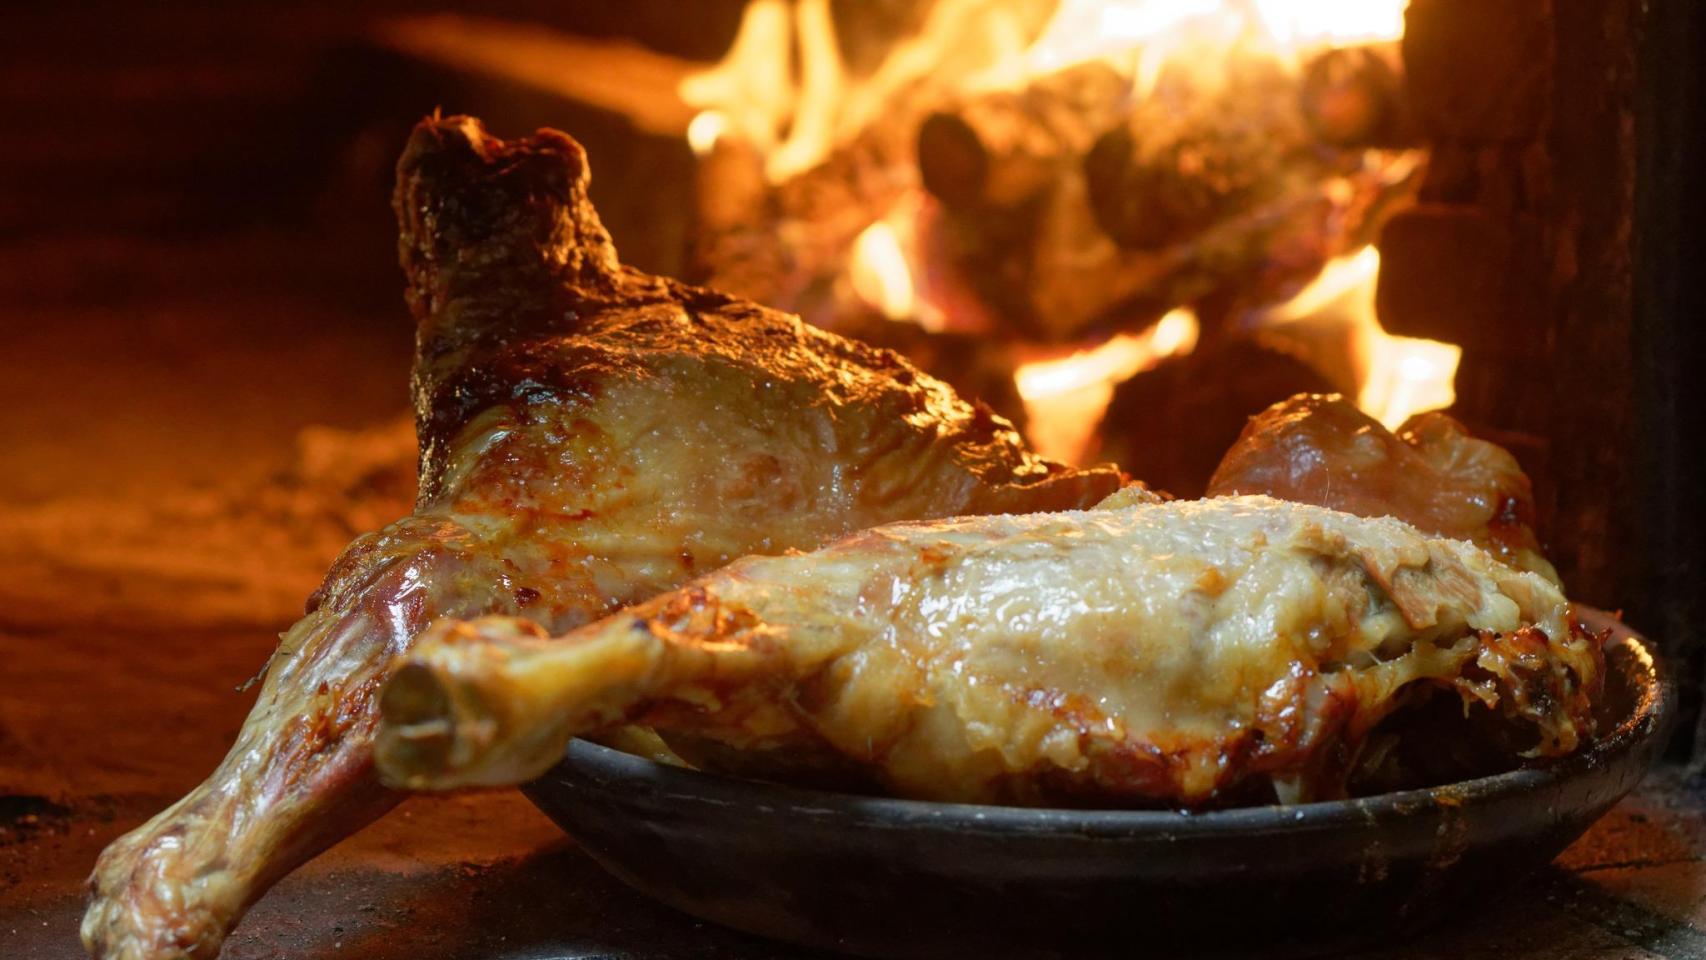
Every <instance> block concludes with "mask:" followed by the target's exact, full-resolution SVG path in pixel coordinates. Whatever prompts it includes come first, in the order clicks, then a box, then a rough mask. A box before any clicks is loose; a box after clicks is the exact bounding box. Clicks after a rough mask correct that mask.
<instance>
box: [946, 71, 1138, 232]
mask: <svg viewBox="0 0 1706 960" xmlns="http://www.w3.org/2000/svg"><path fill="white" fill-rule="evenodd" d="M1130 86H1131V82H1130V81H1129V80H1128V79H1126V78H1124V77H1121V76H1120V75H1119V74H1118V73H1117V72H1116V71H1114V70H1113V68H1111V67H1109V66H1107V65H1106V64H1102V63H1088V64H1083V65H1081V66H1079V67H1076V68H1073V69H1070V70H1064V71H1061V72H1059V73H1056V74H1051V75H1049V76H1046V77H1043V78H1040V79H1039V80H1037V81H1036V82H1035V83H1033V84H1031V85H1030V86H1027V87H1024V88H1022V89H1019V90H1002V91H995V92H989V93H984V94H982V95H979V96H976V97H973V98H971V99H968V100H965V101H963V102H961V103H959V104H956V105H954V106H952V107H949V108H945V109H941V110H937V111H934V112H932V113H931V114H929V115H928V116H926V117H925V118H924V122H923V123H922V124H921V125H920V126H919V130H918V172H919V175H920V178H921V179H922V180H923V183H924V187H925V189H927V190H929V191H930V192H931V193H932V194H934V195H935V196H936V198H937V199H939V200H941V201H942V203H943V204H944V205H946V206H947V207H948V208H949V209H951V210H955V211H966V212H971V211H979V210H988V209H1001V210H1011V209H1013V208H1015V207H1018V206H1021V205H1023V204H1025V203H1026V202H1027V201H1030V200H1033V199H1035V198H1036V197H1037V196H1038V195H1039V194H1040V193H1042V192H1043V191H1044V190H1045V189H1046V188H1047V187H1048V186H1049V185H1050V184H1051V183H1053V182H1054V181H1055V180H1056V179H1057V178H1058V177H1059V176H1060V173H1061V171H1062V170H1063V169H1064V168H1065V167H1066V166H1067V165H1069V164H1072V163H1076V162H1078V161H1079V160H1080V158H1082V156H1083V155H1084V152H1085V151H1086V150H1087V149H1089V146H1090V144H1091V142H1092V141H1093V140H1094V139H1095V136H1096V133H1097V132H1098V131H1099V130H1102V129H1104V128H1106V127H1107V125H1108V124H1110V123H1113V122H1115V121H1116V120H1117V119H1118V117H1119V116H1120V115H1121V114H1123V113H1124V112H1125V101H1126V93H1127V91H1128V90H1129V88H1130Z"/></svg>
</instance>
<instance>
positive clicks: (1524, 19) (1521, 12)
mask: <svg viewBox="0 0 1706 960" xmlns="http://www.w3.org/2000/svg"><path fill="white" fill-rule="evenodd" d="M1551 16H1552V3H1551V0H1411V3H1410V6H1409V9H1408V11H1407V12H1406V13H1405V18H1404V24H1405V25H1404V43H1403V50H1404V70H1405V83H1406V85H1407V87H1408V93H1409V98H1410V105H1411V108H1412V109H1413V110H1414V112H1415V115H1416V119H1417V122H1418V123H1419V124H1420V126H1421V128H1422V130H1423V132H1424V133H1425V134H1426V135H1428V136H1430V137H1433V138H1436V139H1438V138H1450V139H1460V140H1474V141H1482V142H1494V141H1496V142H1511V141H1524V140H1532V139H1534V138H1536V137H1537V136H1539V135H1540V133H1541V131H1542V129H1543V127H1544V121H1545V118H1546V116H1547V104H1548V102H1549V98H1550V95H1551V83H1552V61H1553V38H1552V21H1551Z"/></svg>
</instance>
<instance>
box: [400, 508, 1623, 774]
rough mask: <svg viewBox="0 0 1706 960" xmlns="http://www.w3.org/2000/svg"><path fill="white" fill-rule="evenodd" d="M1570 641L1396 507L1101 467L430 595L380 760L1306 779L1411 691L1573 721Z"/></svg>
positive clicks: (1529, 748) (428, 765) (1567, 629)
mask: <svg viewBox="0 0 1706 960" xmlns="http://www.w3.org/2000/svg"><path fill="white" fill-rule="evenodd" d="M1599 642H1600V641H1599V640H1598V639H1597V638H1595V637H1593V636H1592V635H1590V634H1588V633H1586V632H1585V631H1584V630H1583V629H1582V628H1581V627H1580V626H1579V625H1578V624H1577V623H1576V622H1575V621H1574V620H1573V618H1572V617H1571V614H1570V609H1569V604H1568V603H1567V601H1566V600H1565V599H1564V596H1563V595H1562V594H1561V593H1560V592H1559V591H1558V589H1557V587H1556V586H1554V585H1553V584H1552V583H1551V582H1549V581H1548V580H1546V579H1545V578H1543V577H1541V576H1539V575H1537V574H1533V573H1526V572H1521V571H1517V570H1514V569H1512V568H1510V567H1507V566H1505V565H1504V564H1502V563H1499V562H1498V561H1497V560H1495V559H1493V558H1492V557H1490V556H1489V555H1488V554H1487V553H1486V552H1485V551H1483V550H1480V549H1477V548H1476V547H1474V546H1472V545H1470V544H1468V543H1465V542H1463V541H1460V540H1449V539H1443V538H1431V537H1428V536H1426V535H1424V534H1422V533H1420V532H1419V531H1417V530H1416V529H1415V528H1414V527H1411V526H1409V525H1408V524H1405V523H1402V522H1400V521H1397V520H1393V519H1390V518H1375V519H1367V518H1360V517H1355V516H1352V515H1350V514H1347V513H1343V512H1339V511H1333V510H1327V509H1323V508H1320V507H1314V506H1307V505H1303V504H1295V503H1286V502H1282V501H1278V500H1274V499H1272V498H1268V497H1259V496H1258V497H1231V498H1222V499H1216V500H1201V501H1174V502H1170V503H1161V502H1156V501H1155V500H1154V499H1152V498H1144V497H1141V496H1133V495H1129V494H1123V493H1122V494H1118V495H1116V496H1115V497H1114V498H1112V502H1110V503H1108V504H1106V505H1105V506H1103V507H1101V508H1098V509H1095V510H1091V511H1073V512H1061V513H1042V514H1030V515H1025V516H1000V517H977V518H958V519H951V520H937V521H922V522H914V523H900V524H893V525H890V526H885V527H879V528H877V529H874V530H868V531H864V532H861V533H856V534H853V535H851V536H848V537H845V538H843V539H841V540H838V541H836V542H835V543H833V544H831V545H829V546H827V547H824V548H822V549H820V550H818V551H816V552H814V553H810V554H796V555H791V556H782V557H752V558H747V559H744V560H741V561H739V562H736V563H734V564H731V565H730V566H728V567H726V568H724V569H723V570H721V571H719V572H717V573H714V574H711V575H709V576H707V577H704V578H701V579H699V580H696V581H694V582H692V583H691V584H689V585H687V586H684V587H682V588H680V589H678V590H676V591H674V592H671V593H669V594H666V595H663V596H660V597H657V598H654V599H652V600H650V601H647V602H646V603H643V604H640V605H638V606H634V607H631V608H629V609H627V610H625V611H623V612H620V613H618V614H616V615H614V616H612V617H609V618H607V619H605V620H602V621H599V622H598V623H595V624H591V625H588V626H586V627H582V628H580V629H578V630H575V631H571V632H570V633H568V634H567V635H565V636H562V637H559V638H556V639H551V638H549V636H548V634H547V632H546V631H544V630H542V629H541V628H540V627H539V626H538V625H537V624H535V623H531V622H527V621H522V620H517V619H514V618H504V617H495V618H484V619H478V620H474V621H471V622H463V623H457V622H450V621H446V622H441V623H440V624H438V625H436V626H434V627H433V628H432V629H431V630H430V631H429V633H428V639H426V640H424V641H423V642H422V643H420V644H419V645H418V646H417V647H416V648H415V650H414V651H413V652H412V653H411V654H410V655H409V656H408V658H407V660H406V663H405V665H404V666H402V667H401V668H400V669H399V670H398V672H397V673H396V674H395V676H394V677H393V679H392V680H391V682H390V685H389V687H388V688H387V690H386V691H385V694H384V701H383V713H384V722H383V724H382V726H381V730H380V739H379V765H380V770H381V773H382V774H383V775H384V776H385V777H386V779H387V780H388V781H389V782H392V783H396V784H400V785H404V786H408V787H414V788H449V787H459V786H469V785H495V784H504V783H518V782H522V781H525V780H528V779H531V778H533V777H535V776H537V775H539V774H541V773H543V772H544V771H545V770H546V769H547V768H549V767H550V765H551V764H552V763H554V762H555V761H556V760H557V758H558V757H560V756H561V752H562V749H563V747H564V745H565V743H566V741H567V740H568V739H569V738H570V737H571V736H574V735H577V734H583V733H588V732H593V731H598V730H600V729H603V728H607V727H609V726H610V725H613V724H619V723H623V722H628V721H641V722H644V723H648V724H655V725H656V726H657V727H658V729H659V730H660V731H663V732H670V731H677V732H682V733H687V734H691V735H693V736H696V737H700V738H706V739H709V740H712V741H716V742H719V743H722V744H725V745H727V746H729V747H732V748H734V749H736V750H739V751H742V752H744V753H746V754H747V755H748V756H749V757H751V756H757V757H762V756H763V755H764V754H765V753H766V752H768V751H775V752H776V753H777V755H778V756H785V757H788V758H789V762H792V758H794V757H796V756H797V754H798V748H799V746H800V745H801V744H816V745H818V746H819V747H820V748H821V749H825V750H828V751H832V752H834V753H836V754H838V755H840V756H841V757H843V758H845V759H846V760H848V761H850V762H851V763H852V764H854V765H857V766H862V767H864V768H866V769H868V770H869V771H871V772H872V773H873V774H874V776H875V779H876V780H878V781H879V782H880V783H881V785H882V786H883V787H885V788H886V789H888V790H890V791H893V792H896V793H899V794H902V795H906V796H912V797H920V798H926V799H937V800H962V801H985V802H990V801H993V802H1017V803H1061V802H1077V803H1081V802H1093V803H1098V804H1112V805H1132V804H1140V805H1153V804H1166V805H1185V806H1201V805H1208V804H1213V803H1216V802H1225V801H1226V800H1228V799H1229V798H1236V799H1248V798H1252V797H1257V796H1261V795H1263V794H1265V795H1266V796H1267V797H1268V798H1269V799H1272V798H1274V797H1276V796H1277V797H1279V798H1281V799H1285V800H1297V799H1316V798H1325V797H1334V796H1339V795H1342V794H1343V793H1344V791H1345V787H1346V782H1347V779H1348V777H1349V776H1350V774H1351V772H1352V770H1353V769H1354V767H1355V766H1356V764H1357V762H1358V760H1359V753H1360V751H1361V748H1362V747H1363V745H1364V742H1365V740H1366V739H1367V736H1368V734H1369V732H1370V731H1371V730H1372V729H1374V727H1375V726H1376V724H1378V723H1379V722H1380V721H1381V720H1382V719H1383V718H1385V717H1386V716H1387V715H1388V714H1390V713H1392V711H1394V710H1395V709H1397V708H1399V707H1400V706H1403V705H1405V704H1406V703H1408V702H1410V701H1412V700H1414V699H1415V698H1417V697H1420V696H1423V695H1426V694H1428V693H1430V692H1433V693H1438V694H1441V695H1446V696H1450V695H1451V694H1452V693H1455V695H1456V696H1457V697H1458V698H1461V700H1462V702H1463V704H1464V707H1465V709H1467V708H1468V707H1471V706H1473V707H1475V708H1476V709H1490V710H1491V711H1492V712H1493V713H1494V714H1495V715H1496V717H1497V720H1498V722H1500V723H1503V724H1506V725H1509V726H1511V727H1514V728H1517V729H1519V730H1520V731H1521V732H1522V733H1523V734H1524V737H1523V739H1524V741H1525V742H1526V748H1525V752H1527V753H1529V754H1531V755H1556V754H1561V753H1565V752H1568V751H1570V750H1573V749H1575V747H1576V746H1577V743H1578V741H1579V740H1580V739H1581V738H1583V737H1584V736H1586V735H1587V734H1589V733H1590V732H1591V728H1592V720H1591V715H1590V713H1589V708H1590V700H1591V698H1592V697H1593V696H1594V694H1595V691H1596V690H1597V687H1598V685H1599V683H1600V673H1601V669H1602V661H1601V658H1600V649H1599ZM747 770H748V772H762V771H763V765H762V764H761V763H760V764H754V765H749V766H748V768H747ZM788 772H789V769H788V767H787V766H786V765H784V766H783V767H782V768H781V769H780V770H779V771H778V772H777V774H776V775H777V776H778V778H785V777H786V776H787V774H788Z"/></svg>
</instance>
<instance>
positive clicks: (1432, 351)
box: [1261, 246, 1463, 429]
mask: <svg viewBox="0 0 1706 960" xmlns="http://www.w3.org/2000/svg"><path fill="white" fill-rule="evenodd" d="M1379 277H1380V253H1379V251H1377V250H1375V248H1374V247H1372V246H1370V247H1364V248H1362V249H1361V250H1359V251H1357V252H1356V253H1353V254H1350V255H1349V256H1345V257H1340V258H1339V259H1337V260H1334V261H1332V262H1331V263H1329V264H1327V266H1326V267H1325V268H1324V269H1323V270H1322V271H1321V274H1320V276H1318V277H1316V278H1315V280H1314V281H1313V282H1311V283H1310V284H1309V285H1308V286H1306V287H1304V288H1303V289H1302V290H1300V291H1298V292H1297V295H1296V296H1294V297H1292V298H1291V299H1290V300H1288V301H1286V302H1285V303H1283V304H1280V305H1279V306H1277V307H1274V308H1273V309H1271V310H1269V311H1267V313H1266V314H1265V315H1264V316H1263V317H1262V318H1261V323H1262V324H1263V325H1264V326H1266V327H1267V328H1269V329H1272V330H1276V331H1279V332H1281V333H1282V334H1283V333H1284V332H1285V331H1286V330H1287V328H1292V329H1293V330H1295V328H1297V327H1300V326H1310V325H1313V326H1315V327H1317V328H1320V327H1332V326H1337V327H1340V328H1342V329H1344V330H1345V331H1346V333H1347V337H1346V339H1347V340H1348V343H1349V347H1350V350H1349V353H1350V361H1351V364H1352V373H1353V375H1354V377H1355V381H1356V382H1355V388H1356V397H1357V406H1359V407H1361V408H1362V409H1363V410H1365V411H1367V412H1368V414H1369V415H1370V416H1372V417H1374V418H1375V419H1377V420H1379V421H1380V422H1381V423H1383V424H1385V425H1386V426H1387V427H1389V428H1393V429H1396V428H1397V427H1398V425H1399V424H1402V423H1403V422H1404V421H1405V420H1408V419H1409V418H1410V417H1411V416H1413V415H1414V414H1418V413H1422V412H1425V411H1428V410H1439V409H1442V408H1445V407H1449V406H1451V405H1452V403H1453V402H1455V401H1456V399H1457V394H1456V390H1455V389H1454V387H1453V381H1454V379H1455V378H1456V376H1457V364H1458V361H1459V360H1460V359H1462V356H1463V348H1461V347H1458V346H1456V345H1454V344H1449V343H1440V342H1439V341H1437V340H1424V339H1421V338H1418V337H1400V336H1395V335H1393V334H1390V333H1387V332H1386V330H1385V329H1384V328H1383V327H1381V325H1380V319H1379V317H1378V315H1377V314H1376V313H1375V309H1374V294H1375V288H1376V285H1377V284H1378V281H1379Z"/></svg>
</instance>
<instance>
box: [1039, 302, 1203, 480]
mask: <svg viewBox="0 0 1706 960" xmlns="http://www.w3.org/2000/svg"><path fill="white" fill-rule="evenodd" d="M1197 332H1198V324H1197V318H1196V314H1194V313H1192V312H1191V311H1189V310H1187V309H1185V308H1183V307H1180V308H1178V309H1176V310H1173V311H1171V312H1170V313H1168V314H1167V315H1166V316H1164V317H1162V318H1161V320H1160V321H1159V322H1157V323H1156V324H1155V326H1153V327H1150V328H1149V329H1148V330H1146V331H1144V332H1143V333H1138V334H1130V333H1122V334H1118V335H1116V336H1114V337H1112V338H1111V339H1109V340H1107V341H1106V342H1104V343H1102V344H1101V345H1099V346H1097V347H1094V348H1092V349H1089V350H1079V351H1077V352H1075V353H1073V354H1072V355H1071V356H1067V357H1058V358H1054V359H1049V360H1037V361H1034V362H1031V363H1027V364H1023V365H1022V366H1020V367H1019V369H1018V371H1017V372H1015V373H1014V375H1013V383H1014V385H1015V386H1016V387H1018V389H1019V398H1020V399H1021V400H1023V401H1024V402H1025V416H1026V419H1027V420H1028V421H1029V423H1028V424H1027V425H1026V430H1025V433H1026V434H1027V436H1028V437H1029V439H1030V440H1031V443H1032V445H1033V446H1035V447H1036V448H1037V451H1038V452H1039V453H1041V454H1042V455H1043V456H1045V457H1053V458H1054V459H1056V460H1063V461H1065V462H1067V463H1076V462H1078V460H1079V458H1080V457H1082V456H1083V455H1084V453H1085V452H1086V450H1087V449H1088V448H1089V445H1090V440H1091V438H1092V437H1093V436H1094V435H1095V431H1096V425H1097V422H1098V421H1099V420H1100V419H1101V416H1102V411H1104V410H1106V409H1107V408H1108V401H1110V400H1112V399H1113V396H1114V387H1115V386H1117V385H1119V384H1120V383H1122V382H1124V381H1126V380H1129V379H1131V378H1132V377H1134V376H1136V375H1137V374H1139V373H1142V372H1143V371H1145V370H1148V369H1150V368H1151V367H1153V366H1155V365H1156V364H1157V363H1160V362H1161V361H1162V360H1164V359H1166V358H1167V357H1171V356H1175V355H1178V354H1183V353H1190V352H1191V350H1192V349H1193V348H1195V347H1196V345H1197Z"/></svg>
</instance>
